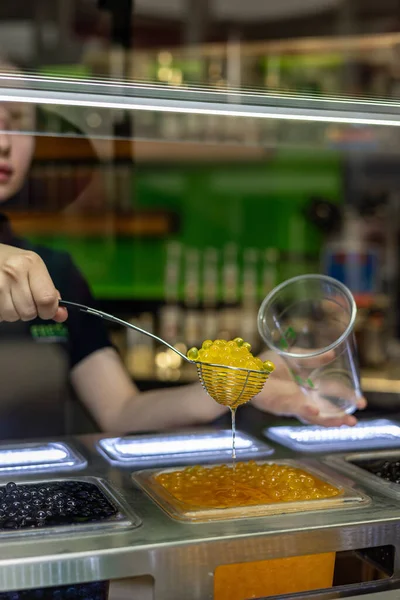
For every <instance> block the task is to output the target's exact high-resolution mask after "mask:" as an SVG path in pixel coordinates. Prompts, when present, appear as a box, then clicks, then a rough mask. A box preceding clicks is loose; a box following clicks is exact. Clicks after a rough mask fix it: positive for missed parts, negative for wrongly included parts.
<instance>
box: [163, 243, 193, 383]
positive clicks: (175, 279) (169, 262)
mask: <svg viewBox="0 0 400 600" xmlns="http://www.w3.org/2000/svg"><path fill="white" fill-rule="evenodd" d="M166 256H167V258H166V263H165V278H164V299H165V304H164V305H163V306H162V307H161V309H160V311H159V315H158V316H159V335H160V337H161V338H162V339H164V340H165V341H166V342H168V343H169V344H171V345H172V346H174V347H176V348H177V349H178V350H180V351H181V352H183V353H185V352H186V350H187V348H186V345H185V344H184V342H182V341H181V340H182V332H181V330H180V324H181V319H182V310H181V307H180V306H179V281H180V272H181V260H182V245H181V244H180V243H179V242H170V243H168V245H167V253H166ZM155 363H156V375H157V379H161V380H162V381H177V380H179V379H180V377H181V368H182V359H181V358H180V357H179V356H178V355H177V354H176V353H174V352H173V350H169V349H168V348H166V347H165V346H159V347H158V348H157V350H156V357H155Z"/></svg>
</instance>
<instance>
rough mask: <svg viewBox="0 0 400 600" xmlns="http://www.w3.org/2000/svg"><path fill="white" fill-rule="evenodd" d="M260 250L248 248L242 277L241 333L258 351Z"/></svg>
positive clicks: (244, 258)
mask: <svg viewBox="0 0 400 600" xmlns="http://www.w3.org/2000/svg"><path fill="white" fill-rule="evenodd" d="M257 265H258V251H257V250H256V249H255V248H246V249H245V251H244V256H243V277H242V309H241V316H240V325H241V332H240V335H241V337H243V338H244V339H246V340H247V341H248V342H249V343H250V344H251V346H252V349H253V351H255V352H257V351H258V349H259V346H260V337H259V334H258V330H257V313H258V301H257V297H258V293H257V292H258V276H257V275H258V269H257Z"/></svg>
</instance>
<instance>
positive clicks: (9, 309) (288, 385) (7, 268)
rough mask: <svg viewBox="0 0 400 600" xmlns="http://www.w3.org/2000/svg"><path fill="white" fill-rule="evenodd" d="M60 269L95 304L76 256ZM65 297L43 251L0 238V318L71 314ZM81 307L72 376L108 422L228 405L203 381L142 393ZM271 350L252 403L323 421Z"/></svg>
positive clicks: (182, 415) (217, 411) (172, 419)
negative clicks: (62, 302)
mask: <svg viewBox="0 0 400 600" xmlns="http://www.w3.org/2000/svg"><path fill="white" fill-rule="evenodd" d="M62 271H63V273H62V275H63V277H65V278H66V279H70V281H69V285H68V286H67V290H68V294H70V295H69V297H68V299H71V300H75V301H78V302H79V301H81V302H82V303H86V302H85V300H86V299H88V303H89V304H90V294H89V292H88V287H87V285H86V283H85V281H84V280H83V278H82V277H81V276H80V274H79V273H78V272H77V271H76V269H75V268H74V267H73V265H72V263H70V264H69V265H68V264H64V265H63V268H62ZM68 272H69V275H68ZM75 294H76V296H75ZM88 294H89V295H88ZM59 297H60V296H59V293H58V291H57V290H56V288H55V286H54V284H53V281H52V279H51V277H50V275H49V273H48V270H47V268H46V265H45V264H44V262H43V260H42V259H41V258H40V257H39V256H38V255H37V254H35V253H33V252H30V251H26V250H20V249H18V248H13V247H10V246H5V245H3V244H0V321H1V320H3V321H17V320H19V319H21V320H23V321H29V320H31V319H34V318H36V317H37V316H40V317H41V318H42V319H55V320H57V321H59V322H61V321H65V320H66V319H67V317H68V312H67V311H66V310H65V309H61V308H59V307H58V299H59ZM79 315H80V316H79V318H75V317H72V315H71V319H70V322H69V328H70V332H71V334H72V338H73V340H71V341H72V342H73V343H72V346H73V351H72V354H71V360H72V381H73V384H74V386H75V388H76V390H77V392H78V394H79V395H80V397H81V399H82V401H83V402H84V403H85V405H86V406H87V407H88V409H89V410H90V412H91V413H92V414H93V416H94V417H95V419H96V420H97V421H98V423H99V424H100V425H101V427H102V428H103V429H111V430H114V431H119V432H127V431H144V430H149V429H161V428H168V427H176V426H181V425H195V424H200V423H206V422H210V421H213V420H214V419H215V418H217V417H218V416H220V415H221V414H223V413H224V412H226V411H227V409H225V408H224V407H222V406H220V405H218V404H217V403H216V402H214V400H212V399H211V398H209V397H208V396H207V394H206V393H205V392H204V391H203V389H202V388H201V386H200V384H193V385H190V386H185V387H181V388H175V389H169V390H157V391H152V392H145V393H139V392H138V390H137V388H136V387H135V386H134V384H133V383H132V381H131V380H130V377H129V376H128V374H127V372H126V370H125V368H124V366H123V364H122V362H121V361H120V359H119V357H118V355H117V353H116V352H115V350H113V349H112V348H111V347H110V345H109V342H108V339H107V336H106V335H105V334H104V333H103V330H102V328H101V327H100V326H95V327H94V328H91V326H90V321H89V320H86V319H90V318H91V319H95V317H89V316H87V317H85V315H83V314H82V313H79ZM84 317H85V320H84V319H83V318H84ZM268 358H269V359H272V361H273V362H275V363H276V364H277V369H276V371H275V372H274V373H273V374H272V376H271V378H270V379H269V380H268V381H267V382H266V384H265V386H264V389H263V391H262V392H261V393H260V394H259V395H258V396H257V397H256V398H255V399H254V400H253V401H252V402H253V404H254V405H255V406H256V407H258V408H260V409H261V410H264V411H268V412H271V413H272V414H277V415H291V416H297V417H298V418H300V419H304V420H306V421H308V422H311V423H318V422H319V417H318V414H317V412H318V411H316V410H315V409H314V408H311V407H310V406H309V403H308V400H307V398H306V396H305V395H304V394H303V393H302V392H301V390H300V388H298V386H297V385H296V384H295V383H294V382H293V381H292V380H291V379H290V375H289V374H288V372H287V369H285V367H284V365H283V364H282V363H281V362H280V360H281V359H280V358H279V357H278V356H276V355H269V356H268ZM362 403H364V401H362ZM360 408H362V406H361V405H360ZM354 422H355V418H354V417H352V416H346V417H344V418H343V419H335V420H330V421H321V424H323V425H342V424H349V425H352V424H354Z"/></svg>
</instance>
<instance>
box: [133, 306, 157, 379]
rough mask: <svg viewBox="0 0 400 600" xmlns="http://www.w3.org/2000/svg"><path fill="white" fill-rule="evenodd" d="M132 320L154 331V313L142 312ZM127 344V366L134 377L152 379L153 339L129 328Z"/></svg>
mask: <svg viewBox="0 0 400 600" xmlns="http://www.w3.org/2000/svg"><path fill="white" fill-rule="evenodd" d="M130 322H131V323H132V324H133V325H137V326H138V327H141V328H142V329H145V330H146V331H149V332H150V333H153V332H154V315H153V314H152V313H142V314H141V315H140V317H138V318H133V319H130ZM126 345H127V351H126V366H127V368H128V371H129V373H130V374H131V375H132V377H134V378H135V379H138V380H141V379H142V380H143V379H147V380H150V379H152V378H153V377H154V342H153V340H152V339H151V338H150V337H148V336H147V335H143V334H142V333H139V332H138V331H135V330H133V329H127V337H126Z"/></svg>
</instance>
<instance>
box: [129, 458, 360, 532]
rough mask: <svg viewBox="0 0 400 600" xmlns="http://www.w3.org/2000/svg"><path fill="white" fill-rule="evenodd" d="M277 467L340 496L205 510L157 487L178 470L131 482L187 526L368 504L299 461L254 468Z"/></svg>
mask: <svg viewBox="0 0 400 600" xmlns="http://www.w3.org/2000/svg"><path fill="white" fill-rule="evenodd" d="M272 462H273V464H278V465H287V466H291V467H295V468H300V469H302V470H304V471H307V472H308V473H310V475H314V476H316V477H318V478H319V479H321V480H322V481H324V482H326V483H329V484H331V485H333V486H335V487H336V488H338V489H339V490H340V491H341V494H340V495H339V496H335V497H332V498H324V499H318V500H303V501H296V502H279V503H278V502H274V503H271V504H260V505H255V506H240V507H232V508H204V507H201V508H200V507H196V506H193V505H191V504H187V503H185V502H182V501H180V500H178V499H177V498H175V497H174V496H172V495H171V494H170V493H169V492H168V491H167V490H166V489H165V488H164V487H163V486H162V485H160V484H159V483H158V482H157V480H156V476H157V475H160V474H161V473H170V472H172V471H176V470H178V469H148V470H144V471H138V472H137V473H133V474H132V478H133V481H134V482H135V483H136V484H137V485H138V486H139V487H140V488H141V489H142V490H143V491H144V492H146V494H147V495H148V496H150V498H151V499H152V500H154V502H156V503H157V504H158V505H159V506H160V508H162V509H163V510H164V511H165V512H166V513H167V514H168V515H169V516H170V517H172V518H173V519H176V520H178V521H186V522H189V523H201V522H208V521H228V520H231V519H247V518H249V517H265V516H271V515H280V514H287V513H296V512H304V511H311V512H313V511H317V510H332V509H336V508H337V509H340V508H350V507H356V508H359V507H361V506H364V505H365V504H367V503H368V502H369V498H368V496H365V495H364V494H362V493H361V492H359V491H357V490H354V489H352V488H350V487H347V486H346V485H343V484H342V483H341V482H339V481H337V480H335V479H333V478H332V477H330V476H328V475H326V474H325V473H323V472H321V471H319V470H317V469H315V468H314V467H309V465H307V464H303V463H302V462H301V461H294V460H276V461H257V464H268V463H270V464H271V463H272Z"/></svg>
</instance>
